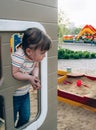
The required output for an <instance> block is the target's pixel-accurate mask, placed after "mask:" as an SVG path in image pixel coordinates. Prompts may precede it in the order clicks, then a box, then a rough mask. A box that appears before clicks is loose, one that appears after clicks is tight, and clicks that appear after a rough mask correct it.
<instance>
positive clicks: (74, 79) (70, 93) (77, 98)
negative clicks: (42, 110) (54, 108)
mask: <svg viewBox="0 0 96 130" xmlns="http://www.w3.org/2000/svg"><path fill="white" fill-rule="evenodd" d="M57 90H58V91H57V92H58V96H57V97H58V100H59V101H63V102H65V103H69V104H71V105H76V106H79V107H82V108H85V109H88V110H91V111H94V112H96V77H93V76H90V75H84V74H74V73H73V74H71V73H67V72H65V71H62V70H58V87H57Z"/></svg>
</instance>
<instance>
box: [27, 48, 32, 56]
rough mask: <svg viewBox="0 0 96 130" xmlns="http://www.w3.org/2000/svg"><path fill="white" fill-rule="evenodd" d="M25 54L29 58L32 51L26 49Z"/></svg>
mask: <svg viewBox="0 0 96 130" xmlns="http://www.w3.org/2000/svg"><path fill="white" fill-rule="evenodd" d="M26 54H27V55H28V56H30V55H31V54H32V49H30V48H27V49H26Z"/></svg>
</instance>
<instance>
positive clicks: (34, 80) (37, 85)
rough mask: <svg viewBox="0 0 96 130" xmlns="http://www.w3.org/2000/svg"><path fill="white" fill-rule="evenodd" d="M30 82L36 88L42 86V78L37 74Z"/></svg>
mask: <svg viewBox="0 0 96 130" xmlns="http://www.w3.org/2000/svg"><path fill="white" fill-rule="evenodd" d="M30 83H31V85H32V87H33V89H34V90H36V89H40V88H41V85H40V80H39V79H38V78H37V77H35V76H31V79H30Z"/></svg>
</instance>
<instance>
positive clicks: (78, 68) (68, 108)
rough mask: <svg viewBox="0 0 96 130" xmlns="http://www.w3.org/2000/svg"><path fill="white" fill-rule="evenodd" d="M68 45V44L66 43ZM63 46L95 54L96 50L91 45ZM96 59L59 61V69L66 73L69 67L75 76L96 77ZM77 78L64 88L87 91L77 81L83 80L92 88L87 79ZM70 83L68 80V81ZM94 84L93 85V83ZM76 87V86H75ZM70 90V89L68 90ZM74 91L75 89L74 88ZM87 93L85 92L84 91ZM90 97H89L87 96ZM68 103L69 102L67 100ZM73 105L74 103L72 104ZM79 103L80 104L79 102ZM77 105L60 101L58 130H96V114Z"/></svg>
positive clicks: (83, 82) (95, 47)
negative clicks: (69, 87)
mask: <svg viewBox="0 0 96 130" xmlns="http://www.w3.org/2000/svg"><path fill="white" fill-rule="evenodd" d="M65 44H66V43H65ZM65 44H63V47H65V48H71V49H75V50H80V49H83V50H89V51H90V52H94V51H95V50H96V46H90V45H89V44H87V45H85V44H66V45H65ZM95 65H96V59H92V60H90V59H82V60H58V69H61V70H64V71H66V68H67V67H70V68H71V71H72V72H74V73H75V74H78V73H79V74H80V75H83V74H87V75H90V76H95V77H96V67H95ZM82 78H84V79H81V77H78V78H77V79H76V78H75V79H74V80H75V82H74V83H73V79H69V80H70V83H72V84H70V83H67V84H66V82H65V84H64V86H65V87H68V86H71V87H75V88H76V89H81V88H83V89H87V90H88V91H89V88H87V87H84V86H83V85H81V88H80V87H78V86H77V84H76V83H77V82H76V81H77V80H81V81H82V84H84V85H87V86H88V87H89V86H90V84H91V82H92V81H91V82H89V81H90V80H89V79H88V81H86V82H85V81H84V80H85V77H82ZM66 80H67V81H69V80H68V79H66ZM93 82H96V81H93ZM93 82H92V83H93ZM74 85H75V86H74ZM67 89H68V88H67ZM72 89H73V88H72ZM84 92H85V91H84ZM87 96H88V95H87ZM67 101H68V100H67ZM71 103H72V102H71ZM77 103H78V102H77ZM76 105H77V104H70V102H69V103H68V102H67V103H65V102H63V101H58V113H57V114H58V116H57V117H58V126H57V127H58V130H64V129H65V130H67V129H68V130H91V129H92V130H95V128H96V127H95V121H96V112H94V111H91V110H88V109H85V108H83V107H82V105H81V106H76Z"/></svg>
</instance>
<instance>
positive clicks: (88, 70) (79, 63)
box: [58, 43, 96, 77]
mask: <svg viewBox="0 0 96 130" xmlns="http://www.w3.org/2000/svg"><path fill="white" fill-rule="evenodd" d="M62 47H63V48H66V49H71V50H76V51H78V50H82V51H85V50H87V51H90V52H96V46H95V45H90V44H87V45H85V44H81V43H75V44H74V43H73V44H71V43H70V44H68V43H66V44H62ZM68 67H71V69H72V72H74V73H77V72H78V73H83V74H87V75H91V76H95V77H96V59H75V60H65V59H64V60H58V69H63V70H66V69H67V68H68Z"/></svg>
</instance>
